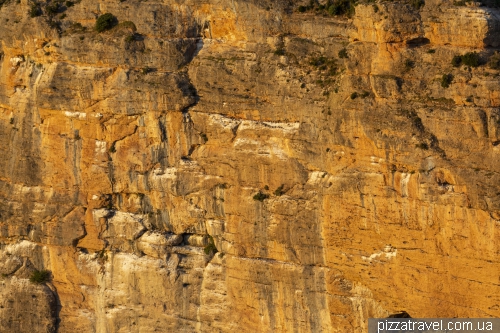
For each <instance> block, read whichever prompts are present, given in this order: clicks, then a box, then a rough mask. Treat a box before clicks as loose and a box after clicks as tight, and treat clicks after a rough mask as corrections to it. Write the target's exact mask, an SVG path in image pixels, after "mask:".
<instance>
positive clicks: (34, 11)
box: [29, 3, 42, 17]
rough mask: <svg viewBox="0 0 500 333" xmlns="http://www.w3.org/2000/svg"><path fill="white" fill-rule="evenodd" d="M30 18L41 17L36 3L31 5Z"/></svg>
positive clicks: (40, 11)
mask: <svg viewBox="0 0 500 333" xmlns="http://www.w3.org/2000/svg"><path fill="white" fill-rule="evenodd" d="M29 15H30V17H37V16H40V15H42V10H41V9H40V5H39V4H37V3H32V4H31V7H30V11H29Z"/></svg>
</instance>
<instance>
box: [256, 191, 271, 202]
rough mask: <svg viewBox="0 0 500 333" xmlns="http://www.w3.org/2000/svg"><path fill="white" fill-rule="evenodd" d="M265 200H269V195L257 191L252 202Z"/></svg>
mask: <svg viewBox="0 0 500 333" xmlns="http://www.w3.org/2000/svg"><path fill="white" fill-rule="evenodd" d="M267 198H269V194H265V193H262V192H261V191H259V193H257V194H256V195H254V196H253V199H254V200H256V201H261V202H262V201H264V200H266V199H267Z"/></svg>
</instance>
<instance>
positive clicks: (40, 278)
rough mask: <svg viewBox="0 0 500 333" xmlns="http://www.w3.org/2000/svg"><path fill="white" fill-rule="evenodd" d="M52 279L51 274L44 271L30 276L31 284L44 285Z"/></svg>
mask: <svg viewBox="0 0 500 333" xmlns="http://www.w3.org/2000/svg"><path fill="white" fill-rule="evenodd" d="M49 279H50V272H49V271H47V270H45V269H43V270H41V271H34V272H33V273H32V274H31V276H30V282H31V283H35V284H42V283H45V282H48V281H49Z"/></svg>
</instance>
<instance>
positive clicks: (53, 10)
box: [45, 2, 61, 16]
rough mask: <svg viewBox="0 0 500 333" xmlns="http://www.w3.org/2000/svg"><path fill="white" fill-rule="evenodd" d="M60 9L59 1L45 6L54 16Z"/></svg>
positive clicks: (48, 12)
mask: <svg viewBox="0 0 500 333" xmlns="http://www.w3.org/2000/svg"><path fill="white" fill-rule="evenodd" d="M60 9H61V8H60V7H59V2H53V3H51V4H50V5H48V6H46V7H45V11H46V12H47V14H48V15H50V16H54V15H55V14H57V13H59V10H60Z"/></svg>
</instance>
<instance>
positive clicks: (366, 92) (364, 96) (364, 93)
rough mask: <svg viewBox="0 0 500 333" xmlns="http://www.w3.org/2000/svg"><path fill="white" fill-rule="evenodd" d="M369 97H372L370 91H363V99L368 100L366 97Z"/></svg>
mask: <svg viewBox="0 0 500 333" xmlns="http://www.w3.org/2000/svg"><path fill="white" fill-rule="evenodd" d="M368 96H370V93H369V92H368V91H363V92H362V93H361V98H366V97H368Z"/></svg>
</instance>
